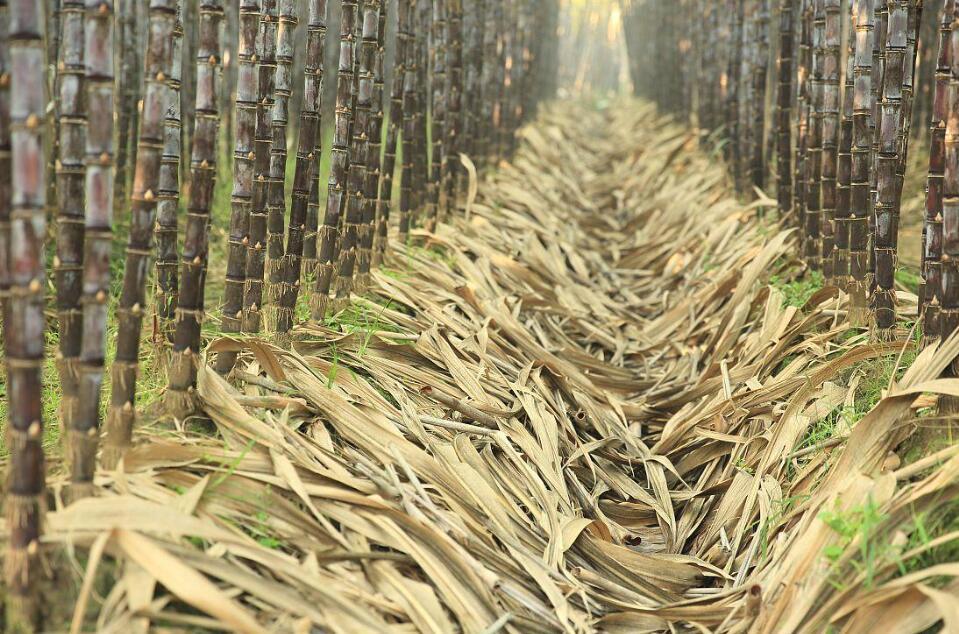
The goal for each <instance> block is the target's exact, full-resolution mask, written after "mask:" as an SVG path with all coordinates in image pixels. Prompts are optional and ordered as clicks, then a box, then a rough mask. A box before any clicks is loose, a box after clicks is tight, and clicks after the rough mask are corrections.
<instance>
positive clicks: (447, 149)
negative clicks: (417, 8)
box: [442, 0, 533, 214]
mask: <svg viewBox="0 0 959 634" xmlns="http://www.w3.org/2000/svg"><path fill="white" fill-rule="evenodd" d="M446 2H447V5H446V10H447V20H446V32H447V36H446V41H447V46H446V69H447V72H446V98H447V104H446V105H447V114H446V120H445V129H444V130H443V139H444V154H443V179H444V180H443V183H442V187H443V195H444V198H445V203H444V204H443V206H442V211H443V212H444V214H445V213H449V210H450V209H451V208H454V207H455V206H456V197H457V195H458V179H459V174H460V173H461V172H460V170H459V169H458V166H459V164H460V160H459V152H460V151H461V150H460V136H461V134H462V130H461V128H462V125H461V120H462V119H461V117H462V98H463V97H462V93H463V0H446ZM524 31H525V30H524ZM522 58H523V62H524V63H522V64H517V66H518V67H520V68H521V69H522V70H521V73H522V75H523V77H524V78H525V77H526V74H527V73H528V70H529V69H528V60H529V56H528V54H527V51H526V50H524V52H523V55H522ZM532 92H533V91H532V90H520V94H519V100H518V104H517V105H518V107H519V108H520V113H519V115H518V118H522V117H523V116H524V111H525V108H524V106H523V103H524V102H523V99H524V98H526V97H528V96H530V95H532Z"/></svg>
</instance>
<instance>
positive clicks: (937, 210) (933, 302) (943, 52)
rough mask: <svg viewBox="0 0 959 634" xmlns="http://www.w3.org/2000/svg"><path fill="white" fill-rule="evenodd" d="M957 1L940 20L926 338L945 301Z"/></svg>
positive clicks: (949, 1)
mask: <svg viewBox="0 0 959 634" xmlns="http://www.w3.org/2000/svg"><path fill="white" fill-rule="evenodd" d="M955 6H956V3H955V0H946V2H945V3H944V5H943V8H942V12H941V14H940V19H939V54H938V56H937V57H936V77H935V80H936V86H935V90H934V93H933V102H932V120H931V122H930V124H929V175H928V177H927V179H926V205H925V214H924V226H923V245H922V247H923V248H922V286H921V290H920V292H919V299H920V302H921V306H920V307H921V310H922V317H923V322H922V324H923V334H924V335H925V338H926V340H927V341H932V340H934V339H936V338H938V337H939V307H940V305H941V303H942V301H941V295H942V196H943V178H944V176H945V173H944V170H945V164H946V122H947V119H948V117H949V114H950V109H949V106H950V103H949V96H950V93H949V90H950V86H949V82H950V80H951V79H952V75H951V73H952V63H953V61H952V58H953V56H954V55H955V51H954V50H953V33H952V29H953V16H954V14H955Z"/></svg>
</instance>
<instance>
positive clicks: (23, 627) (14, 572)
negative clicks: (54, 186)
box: [3, 0, 47, 631]
mask: <svg viewBox="0 0 959 634" xmlns="http://www.w3.org/2000/svg"><path fill="white" fill-rule="evenodd" d="M8 27H9V28H8V29H7V34H8V35H7V42H6V45H7V51H8V55H9V75H7V76H6V77H8V78H9V82H10V91H9V107H10V110H9V115H10V141H11V157H10V167H11V171H10V175H11V182H12V186H11V189H10V194H11V199H10V202H11V207H10V246H9V253H8V258H9V259H8V264H9V267H10V268H9V274H10V278H9V279H10V295H9V298H8V300H7V310H6V315H5V319H4V321H5V328H4V336H5V344H6V365H7V400H8V406H7V431H6V435H7V447H8V448H9V450H10V458H9V463H8V465H7V485H6V495H5V496H4V507H5V510H6V516H7V527H8V534H7V553H6V555H5V557H4V562H3V563H4V580H5V582H6V588H5V590H6V603H7V610H6V627H7V629H8V631H33V630H34V628H35V627H36V626H37V625H38V620H39V608H40V604H39V600H38V596H37V581H38V579H39V577H40V575H41V569H40V566H39V557H40V533H41V518H42V515H43V508H44V501H43V495H44V488H45V484H44V456H43V445H42V442H43V423H44V421H43V409H42V404H41V394H42V391H43V381H42V375H43V361H44V326H45V320H44V316H43V307H44V287H45V273H44V239H45V237H46V215H45V206H46V194H47V183H46V178H47V165H46V163H45V157H44V140H45V136H46V131H45V128H44V126H43V119H44V116H45V112H44V108H45V106H46V103H47V102H46V94H45V92H46V85H45V80H46V78H45V74H44V73H43V72H42V69H43V68H44V48H43V10H42V3H41V2H40V1H39V0H13V1H11V2H10V4H9V21H8Z"/></svg>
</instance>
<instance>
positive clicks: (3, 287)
mask: <svg viewBox="0 0 959 634" xmlns="http://www.w3.org/2000/svg"><path fill="white" fill-rule="evenodd" d="M9 27H10V9H9V7H8V6H7V0H0V321H4V322H5V320H6V317H5V315H6V314H7V303H8V301H9V299H10V204H11V203H10V201H11V198H10V188H11V182H10V175H11V171H10V151H11V150H10V47H9V39H8V36H9V30H10V29H9ZM3 328H4V330H3V332H4V333H5V332H6V326H3ZM3 339H4V337H3V336H0V351H2V350H4V349H5V345H4V342H3V341H2V340H3ZM3 358H4V359H6V356H4V357H3Z"/></svg>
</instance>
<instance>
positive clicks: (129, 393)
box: [103, 0, 176, 468]
mask: <svg viewBox="0 0 959 634" xmlns="http://www.w3.org/2000/svg"><path fill="white" fill-rule="evenodd" d="M175 22H176V2H175V0H150V28H149V33H150V35H149V41H148V42H147V50H146V56H145V60H144V95H143V109H142V114H141V116H140V130H139V137H138V143H137V145H138V147H137V160H136V170H135V172H134V177H133V190H132V196H131V198H132V201H131V205H130V230H129V237H128V241H127V247H126V262H125V266H124V269H123V290H122V291H121V294H120V303H119V306H118V307H117V321H118V322H119V328H118V332H117V353H116V358H115V360H114V362H113V367H112V368H111V393H110V408H109V411H108V414H107V422H106V428H107V435H106V442H105V447H104V453H103V463H104V465H105V466H106V467H107V468H113V467H114V466H115V465H116V463H117V461H119V459H120V458H121V456H122V455H123V453H124V452H125V451H126V449H127V448H128V447H129V446H130V443H131V440H132V435H133V424H134V422H135V419H136V387H137V371H138V369H139V365H140V334H141V331H142V329H143V316H144V313H145V307H146V283H147V275H148V270H149V263H150V256H151V255H152V254H153V229H154V224H155V222H156V208H157V191H158V187H159V180H160V163H161V161H162V158H163V128H164V117H165V115H166V110H167V105H168V103H167V102H168V93H169V91H168V89H167V86H166V78H167V76H168V75H169V74H170V67H171V65H172V60H173V51H172V46H173V45H172V42H173V29H174V23H175Z"/></svg>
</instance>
